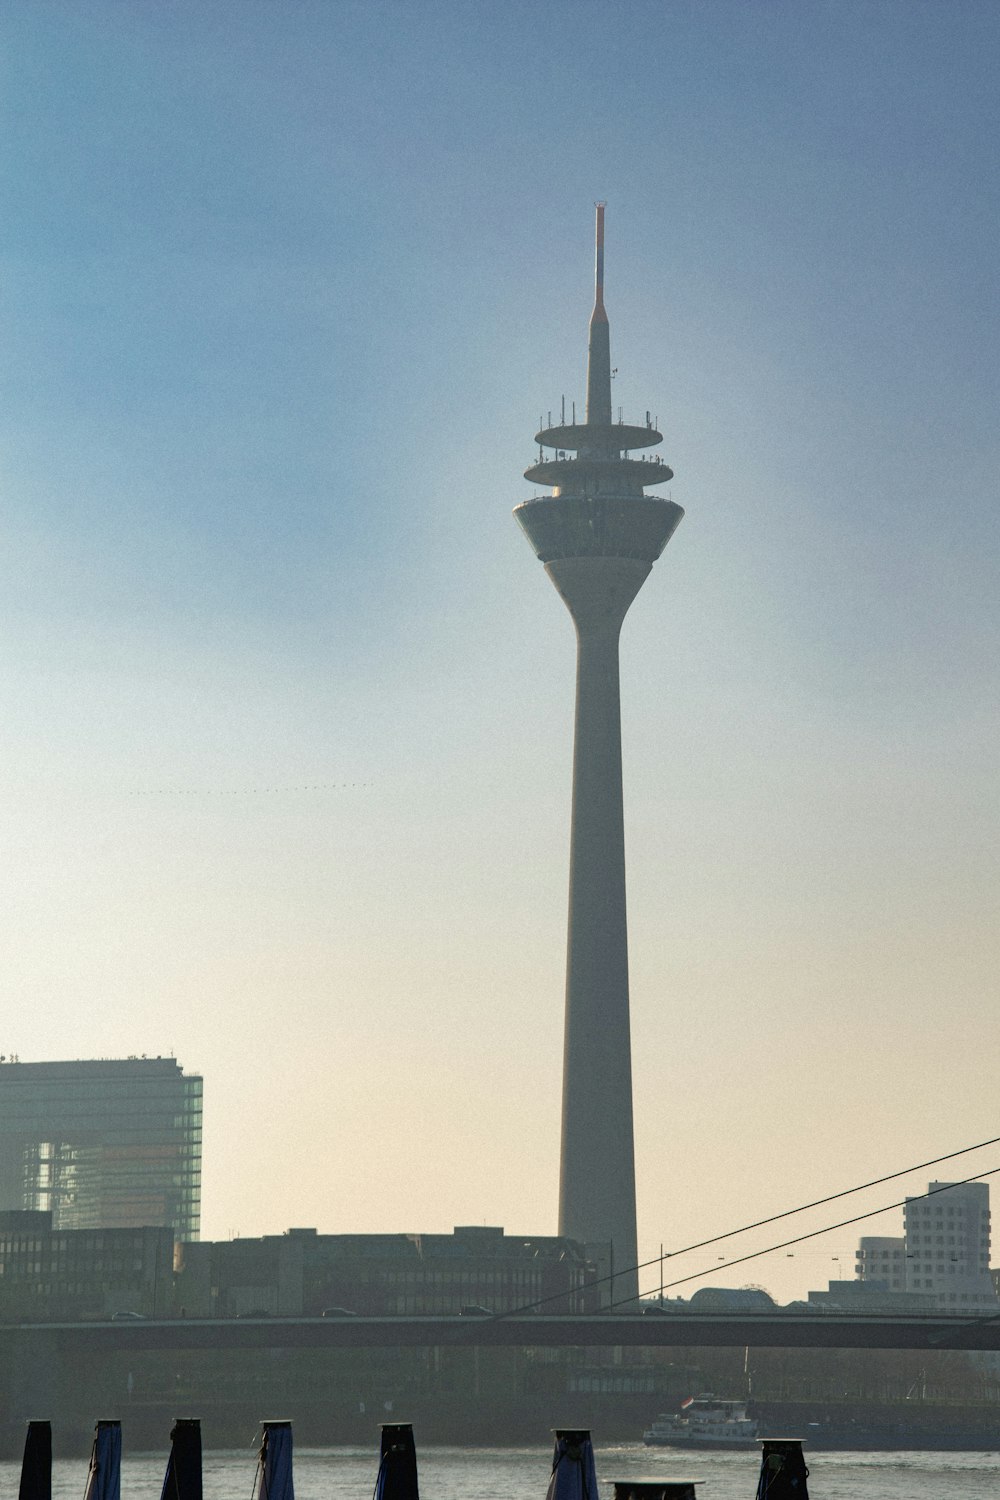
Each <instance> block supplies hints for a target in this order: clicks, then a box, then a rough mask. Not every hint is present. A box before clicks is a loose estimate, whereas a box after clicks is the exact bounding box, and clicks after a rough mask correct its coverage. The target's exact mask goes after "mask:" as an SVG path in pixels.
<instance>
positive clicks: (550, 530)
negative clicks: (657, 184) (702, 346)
mask: <svg viewBox="0 0 1000 1500" xmlns="http://www.w3.org/2000/svg"><path fill="white" fill-rule="evenodd" d="M661 441H662V435H661V434H660V433H659V432H657V431H656V429H655V427H654V426H653V424H652V422H651V420H650V417H649V414H648V413H647V415H646V421H645V425H629V424H626V423H624V422H622V421H618V422H614V421H613V420H612V411H611V351H610V330H609V326H608V316H607V312H606V311H605V307H604V204H603V203H599V204H598V205H597V269H596V293H595V299H594V311H593V313H592V315H591V319H590V343H589V354H588V361H587V406H586V421H585V422H581V423H577V422H576V421H573V422H570V423H567V422H566V421H565V415H564V414H563V420H562V421H561V422H560V423H559V424H558V425H557V426H551V425H550V426H549V427H546V428H543V429H542V430H541V431H540V432H538V433H536V434H535V442H536V443H537V444H538V447H539V460H538V462H537V463H535V464H533V465H532V466H531V467H530V468H529V469H526V470H525V474H524V477H525V479H528V480H530V481H531V482H533V483H534V484H538V485H546V486H550V487H551V488H552V493H551V494H549V495H543V496H540V497H537V498H535V499H532V500H525V501H523V502H522V503H521V504H520V505H518V506H516V507H515V509H514V516H515V519H516V520H517V521H518V523H519V525H520V526H521V528H522V530H523V531H524V533H525V535H526V537H527V538H528V541H529V542H530V543H531V546H532V547H533V549H534V551H535V553H536V555H537V556H538V557H539V558H540V559H541V561H542V562H543V563H544V564H545V571H546V572H547V573H548V575H549V577H550V578H551V580H552V582H553V583H554V585H555V587H556V589H557V590H558V592H559V594H560V596H561V598H562V599H563V602H564V603H565V604H566V606H567V608H568V609H569V612H570V614H571V616H572V618H573V623H574V625H575V626H576V634H577V674H576V730H575V738H574V750H573V804H572V815H571V824H572V830H571V839H570V878H569V930H568V941H567V963H566V1014H565V1032H564V1043H563V1092H562V1148H561V1155H560V1174H559V1233H560V1234H561V1235H566V1236H569V1237H571V1238H573V1239H578V1240H581V1241H583V1242H584V1243H585V1244H587V1245H589V1246H592V1247H593V1251H594V1253H595V1255H596V1256H597V1258H598V1259H599V1260H600V1261H602V1262H603V1263H604V1264H605V1265H606V1266H607V1267H608V1268H609V1269H610V1270H611V1272H613V1275H614V1279H613V1281H612V1282H611V1283H609V1285H610V1287H611V1296H612V1298H613V1300H615V1301H621V1300H622V1299H624V1298H629V1297H635V1296H637V1295H638V1291H639V1287H638V1278H637V1272H636V1271H635V1266H636V1263H637V1261H638V1249H637V1241H636V1209H635V1159H634V1144H633V1131H632V1056H631V1041H630V1035H629V992H628V939H627V926H626V911H625V832H624V816H623V805H622V752H621V707H620V693H619V673H618V639H619V635H620V633H621V627H622V622H623V621H624V619H625V615H626V613H627V611H628V608H629V606H630V604H631V603H632V601H633V599H634V598H635V596H636V594H637V593H638V592H639V590H640V588H641V587H642V585H643V583H644V582H645V579H646V577H647V575H648V573H649V571H650V569H651V568H652V565H653V563H654V562H655V561H656V559H657V558H658V557H659V555H660V553H661V552H662V551H663V549H664V547H665V546H666V545H667V542H668V541H669V540H670V538H671V536H672V535H673V533H674V530H675V529H676V527H677V524H678V522H679V521H680V519H681V517H682V515H683V514H684V512H683V511H682V510H681V508H680V506H679V505H675V504H674V503H673V502H672V501H670V500H663V499H660V498H659V497H658V496H653V495H647V494H646V493H645V489H646V486H648V485H655V484H663V483H665V482H666V481H667V480H669V479H671V478H673V473H672V470H670V469H669V468H668V467H667V465H666V464H665V463H664V462H663V461H662V459H660V458H658V457H655V456H654V457H650V456H645V450H647V449H650V448H654V447H656V446H657V445H658V444H659V443H660V442H661ZM546 449H549V450H553V452H552V454H551V456H546V455H545V451H544V450H546ZM636 455H639V456H636Z"/></svg>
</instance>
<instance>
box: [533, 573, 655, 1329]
mask: <svg viewBox="0 0 1000 1500" xmlns="http://www.w3.org/2000/svg"><path fill="white" fill-rule="evenodd" d="M649 570H650V564H649V563H647V562H642V561H639V560H637V559H633V558H610V557H608V558H589V557H583V558H564V559H561V560H559V561H557V562H551V563H549V564H548V565H547V567H546V572H547V573H548V575H549V577H550V578H551V579H552V582H553V583H554V584H555V586H556V588H557V589H558V591H559V593H560V594H561V595H562V598H563V599H564V600H565V602H566V605H567V607H568V608H569V611H570V614H571V615H572V617H573V622H574V624H575V626H576V635H577V667H576V726H575V733H574V741H573V801H572V814H571V833H570V870H569V921H568V930H567V943H566V1014H565V1023H564V1033H563V1095H562V1150H561V1156H560V1171H559V1233H560V1234H563V1235H568V1236H570V1237H571V1238H573V1239H578V1240H583V1241H584V1242H586V1243H591V1244H595V1245H600V1246H607V1247H609V1250H608V1253H607V1261H608V1271H607V1273H606V1274H610V1272H611V1271H612V1270H613V1271H614V1273H615V1274H614V1282H613V1285H611V1286H609V1288H608V1290H609V1292H610V1293H611V1294H612V1297H611V1300H615V1301H617V1300H620V1299H623V1298H633V1297H637V1296H638V1294H639V1285H638V1277H637V1273H636V1271H635V1266H636V1263H637V1261H638V1247H637V1242H636V1203H635V1147H634V1141H633V1130H632V1051H631V1042H630V1027H629V989H628V925H627V920H626V902H625V820H624V803H623V795H622V741H621V704H620V692H619V670H618V638H619V635H620V632H621V627H622V622H623V620H624V618H625V612H626V610H627V609H628V607H629V605H630V604H631V602H632V600H633V599H634V598H635V595H636V594H637V593H638V591H639V589H640V588H641V586H642V584H643V582H644V580H645V578H646V575H647V574H648V573H649Z"/></svg>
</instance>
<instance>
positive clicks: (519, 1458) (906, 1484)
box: [0, 1434, 1000, 1500]
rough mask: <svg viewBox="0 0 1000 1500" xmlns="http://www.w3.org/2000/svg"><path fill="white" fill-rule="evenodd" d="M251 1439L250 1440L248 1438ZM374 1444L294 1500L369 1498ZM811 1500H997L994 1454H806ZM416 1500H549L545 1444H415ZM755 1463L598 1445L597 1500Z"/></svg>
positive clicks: (65, 1484)
mask: <svg viewBox="0 0 1000 1500" xmlns="http://www.w3.org/2000/svg"><path fill="white" fill-rule="evenodd" d="M249 1436H250V1435H249V1434H248V1440H249ZM376 1450H377V1438H376V1439H375V1440H374V1441H373V1444H372V1446H371V1448H300V1449H297V1450H296V1452H295V1493H296V1500H371V1494H372V1489H373V1487H374V1484H375V1474H376V1470H377V1467H378V1459H377V1451H376ZM807 1461H808V1463H809V1467H810V1476H809V1495H810V1500H941V1497H942V1496H944V1495H947V1496H948V1500H985V1497H986V1496H990V1497H992V1500H1000V1453H826V1452H817V1453H814V1454H812V1455H809V1454H808V1451H807ZM165 1463H166V1448H164V1451H163V1452H162V1453H155V1454H153V1453H149V1454H131V1455H129V1454H126V1457H125V1459H124V1462H123V1465H122V1500H159V1495H160V1487H161V1484H162V1481H163V1471H164V1467H165ZM417 1463H418V1468H419V1477H420V1492H421V1496H422V1500H545V1490H546V1486H547V1484H548V1477H549V1468H550V1464H551V1448H549V1447H545V1448H541V1447H538V1448H444V1447H440V1448H435V1447H425V1448H421V1447H420V1446H419V1442H418V1447H417ZM757 1469H758V1459H757V1455H756V1453H754V1452H746V1453H715V1452H712V1453H670V1452H669V1451H668V1450H663V1449H660V1450H657V1452H656V1454H655V1456H651V1455H650V1453H649V1451H648V1450H647V1449H645V1448H643V1447H642V1445H641V1444H639V1443H629V1444H622V1445H621V1446H618V1447H614V1446H611V1447H603V1448H598V1449H597V1473H598V1478H599V1480H600V1482H601V1489H602V1492H603V1493H602V1497H601V1500H611V1497H613V1494H614V1491H613V1490H612V1489H611V1486H610V1481H611V1480H613V1479H615V1478H619V1477H622V1478H624V1477H626V1476H628V1475H632V1476H636V1475H640V1474H649V1475H657V1476H659V1477H663V1476H673V1477H679V1478H691V1479H698V1480H702V1481H703V1482H704V1488H701V1489H699V1491H698V1494H699V1500H753V1497H754V1492H755V1490H756V1487H757ZM255 1471H256V1444H255V1443H251V1442H249V1441H248V1445H247V1447H246V1449H245V1450H244V1451H233V1450H228V1451H225V1452H214V1453H206V1454H205V1458H204V1477H205V1500H251V1497H252V1494H253V1486H254V1475H255ZM19 1473H20V1464H19V1463H3V1464H0V1500H12V1497H14V1496H16V1494H17V1483H18V1475H19ZM86 1476H87V1465H86V1463H85V1462H83V1461H81V1460H72V1461H70V1460H67V1461H59V1460H57V1461H56V1462H55V1464H54V1465H53V1475H52V1493H53V1500H83V1493H84V1486H85V1482H86Z"/></svg>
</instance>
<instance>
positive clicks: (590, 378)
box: [587, 203, 611, 427]
mask: <svg viewBox="0 0 1000 1500" xmlns="http://www.w3.org/2000/svg"><path fill="white" fill-rule="evenodd" d="M605 207H606V205H605V204H604V203H598V205H597V236H596V239H597V247H596V256H595V263H594V311H593V312H592V313H591V315H590V343H589V346H588V349H587V421H588V422H590V423H592V424H593V425H594V426H595V427H610V426H611V330H610V328H609V327H608V315H607V312H606V311H605V308H604V209H605Z"/></svg>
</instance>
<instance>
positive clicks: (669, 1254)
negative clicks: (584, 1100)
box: [496, 1135, 1000, 1317]
mask: <svg viewBox="0 0 1000 1500" xmlns="http://www.w3.org/2000/svg"><path fill="white" fill-rule="evenodd" d="M998 1143H1000V1135H995V1136H992V1137H991V1138H990V1139H989V1140H988V1141H979V1142H977V1144H976V1145H974V1146H962V1147H961V1148H960V1149H959V1150H958V1151H949V1152H947V1153H946V1154H945V1155H944V1156H934V1157H931V1159H930V1160H929V1161H921V1162H917V1163H916V1164H915V1165H914V1166H912V1167H903V1168H902V1170H901V1171H899V1172H888V1173H886V1175H885V1176H884V1177H873V1178H872V1179H871V1180H870V1181H869V1182H862V1183H859V1184H858V1186H857V1187H851V1188H844V1189H842V1190H841V1191H840V1192H839V1193H828V1194H827V1196H826V1197H825V1198H814V1199H813V1200H812V1201H811V1202H810V1203H802V1204H800V1205H799V1207H798V1208H786V1209H783V1210H782V1212H781V1213H779V1214H771V1215H769V1217H768V1218H766V1219H756V1220H755V1221H754V1222H753V1223H752V1224H744V1225H743V1227H742V1228H741V1229H727V1230H726V1231H725V1232H724V1233H723V1234H716V1235H713V1236H712V1237H711V1238H710V1239H707V1240H698V1241H696V1242H695V1244H693V1245H685V1246H684V1248H683V1249H681V1250H668V1251H666V1253H665V1254H663V1255H662V1256H661V1255H654V1256H651V1257H650V1259H649V1260H642V1261H639V1262H638V1264H637V1265H634V1266H626V1267H625V1268H624V1270H619V1271H614V1272H612V1273H609V1274H608V1275H607V1276H600V1277H598V1279H597V1280H596V1281H592V1282H590V1284H589V1285H590V1286H602V1285H603V1284H604V1283H605V1282H606V1281H616V1280H617V1279H618V1277H619V1276H624V1275H626V1274H628V1273H629V1272H630V1271H645V1270H646V1269H647V1268H648V1267H649V1266H658V1265H660V1264H661V1262H662V1261H664V1260H670V1259H673V1258H674V1257H676V1256H678V1255H688V1254H690V1253H691V1252H692V1251H694V1250H704V1249H706V1248H707V1247H708V1246H709V1245H718V1244H721V1242H722V1241H723V1240H730V1239H733V1238H735V1236H736V1235H738V1234H748V1233H749V1232H750V1230H752V1229H762V1228H763V1227H764V1226H765V1225H767V1224H776V1223H777V1222H778V1221H779V1220H780V1219H790V1218H792V1217H794V1215H795V1214H802V1213H807V1212H808V1211H809V1209H812V1208H821V1207H822V1206H823V1205H824V1204H825V1203H835V1202H836V1201H837V1199H838V1198H850V1197H851V1196H852V1195H853V1194H854V1193H863V1192H865V1191H866V1189H868V1188H873V1187H881V1185H882V1184H883V1183H884V1182H894V1181H896V1180H897V1178H900V1177H908V1176H909V1175H910V1173H911V1172H923V1171H926V1169H927V1168H928V1167H937V1166H940V1164H941V1163H942V1162H944V1161H954V1159H955V1158H956V1157H957V1156H968V1155H969V1153H970V1152H972V1151H982V1150H983V1149H984V1148H985V1147H986V1146H995V1145H997V1144H998ZM995 1171H1000V1168H998V1167H994V1168H992V1169H991V1171H990V1172H982V1173H980V1176H981V1177H989V1176H991V1175H992V1172H995ZM978 1181H979V1178H978V1177H967V1178H964V1179H963V1183H964V1182H978ZM963 1183H949V1184H948V1186H949V1187H953V1186H959V1187H960V1186H962V1185H963ZM943 1191H944V1189H943V1188H935V1189H934V1192H943ZM914 1196H916V1197H924V1198H927V1197H930V1196H931V1195H930V1193H920V1194H915V1195H914ZM905 1202H906V1199H905V1198H904V1199H902V1200H901V1201H900V1203H890V1204H888V1205H887V1207H885V1208H875V1209H872V1210H871V1212H870V1213H867V1214H859V1215H858V1216H857V1217H856V1218H853V1219H845V1220H844V1221H843V1224H831V1225H829V1226H828V1227H827V1228H826V1229H817V1230H815V1231H814V1233H813V1234H807V1235H802V1236H800V1239H799V1240H789V1241H787V1244H789V1245H792V1244H797V1243H799V1242H800V1240H807V1239H814V1238H816V1236H817V1235H821V1234H831V1233H832V1232H833V1230H835V1229H841V1228H843V1227H845V1226H846V1225H849V1224H857V1223H860V1222H861V1220H863V1219H868V1218H874V1217H876V1216H877V1215H878V1214H884V1213H888V1211H889V1209H892V1208H900V1207H902V1205H903V1204H904V1203H905ZM784 1248H785V1246H784V1245H772V1246H771V1247H770V1249H768V1250H757V1251H755V1252H754V1254H753V1255H747V1256H743V1257H742V1258H741V1259H740V1260H730V1261H726V1262H725V1265H727V1266H737V1265H740V1264H742V1261H743V1260H753V1259H754V1257H755V1256H759V1255H770V1254H772V1253H773V1251H775V1250H783V1249H784ZM709 1274H710V1272H709V1271H701V1272H698V1273H697V1275H694V1276H685V1277H683V1278H682V1279H681V1281H672V1282H671V1283H670V1285H671V1286H681V1285H682V1284H683V1282H684V1281H696V1280H698V1279H699V1277H700V1276H708V1275H709ZM664 1290H666V1288H664ZM565 1295H566V1294H565V1292H555V1293H553V1295H552V1296H550V1297H540V1298H539V1299H538V1301H537V1302H527V1303H525V1304H523V1306H521V1307H517V1308H513V1309H512V1310H511V1313H498V1314H496V1316H497V1317H510V1316H511V1315H512V1313H520V1312H530V1311H531V1310H532V1309H533V1308H536V1307H544V1306H545V1304H546V1303H547V1302H555V1301H558V1300H561V1299H562V1298H563V1297H564V1296H565ZM635 1300H636V1299H635V1298H634V1297H623V1298H621V1299H620V1301H619V1302H613V1303H611V1304H610V1305H611V1306H612V1307H619V1306H624V1304H625V1303H626V1302H634V1301H635Z"/></svg>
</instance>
